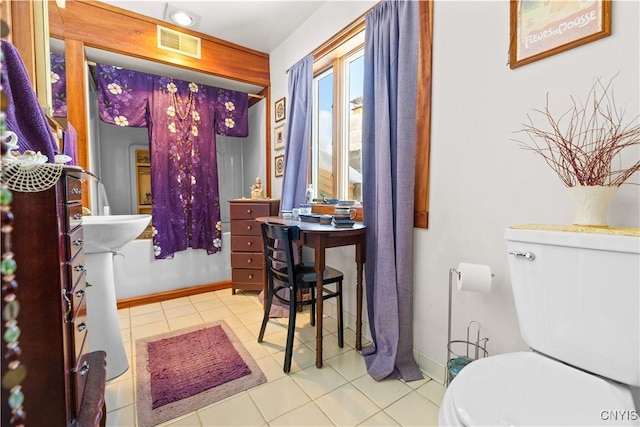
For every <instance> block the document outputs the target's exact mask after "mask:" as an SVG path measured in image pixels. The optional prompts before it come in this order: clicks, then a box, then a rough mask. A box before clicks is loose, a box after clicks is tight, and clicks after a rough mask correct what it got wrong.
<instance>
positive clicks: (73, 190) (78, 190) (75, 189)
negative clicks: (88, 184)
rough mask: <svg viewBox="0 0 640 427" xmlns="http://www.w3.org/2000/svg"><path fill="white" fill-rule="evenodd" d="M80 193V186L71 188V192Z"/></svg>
mask: <svg viewBox="0 0 640 427" xmlns="http://www.w3.org/2000/svg"><path fill="white" fill-rule="evenodd" d="M80 193H82V190H81V189H80V188H72V189H71V194H80Z"/></svg>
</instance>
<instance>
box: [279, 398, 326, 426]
mask: <svg viewBox="0 0 640 427" xmlns="http://www.w3.org/2000/svg"><path fill="white" fill-rule="evenodd" d="M269 425H270V426H272V427H280V426H282V427H284V426H291V427H306V426H332V425H334V424H333V423H332V422H331V420H329V418H327V416H326V415H325V414H323V413H322V411H321V410H320V408H318V406H317V405H316V404H314V403H313V402H309V403H306V404H304V405H302V406H301V407H299V408H296V409H294V410H293V411H291V412H288V413H286V414H284V415H282V416H280V417H278V418H276V419H275V420H273V421H271V422H270V423H269Z"/></svg>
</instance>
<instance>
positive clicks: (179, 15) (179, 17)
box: [171, 12, 193, 27]
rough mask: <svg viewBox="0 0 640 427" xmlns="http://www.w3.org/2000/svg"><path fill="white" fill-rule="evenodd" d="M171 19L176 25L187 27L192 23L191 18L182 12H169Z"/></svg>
mask: <svg viewBox="0 0 640 427" xmlns="http://www.w3.org/2000/svg"><path fill="white" fill-rule="evenodd" d="M171 20H172V21H173V22H175V23H176V24H178V25H183V26H185V27H189V26H191V25H192V24H193V18H192V17H190V16H189V15H187V14H186V13H184V12H175V13H172V14H171Z"/></svg>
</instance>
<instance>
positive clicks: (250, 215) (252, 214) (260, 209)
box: [229, 203, 271, 220]
mask: <svg viewBox="0 0 640 427" xmlns="http://www.w3.org/2000/svg"><path fill="white" fill-rule="evenodd" d="M229 210H230V213H231V218H232V219H234V220H235V219H254V218H257V217H259V216H270V215H271V207H270V206H269V205H268V204H260V203H232V204H231V206H229Z"/></svg>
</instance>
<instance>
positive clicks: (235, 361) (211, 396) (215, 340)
mask: <svg viewBox="0 0 640 427" xmlns="http://www.w3.org/2000/svg"><path fill="white" fill-rule="evenodd" d="M136 361H137V363H136V370H137V373H136V374H137V384H136V391H137V405H136V406H137V411H138V425H140V426H153V425H157V424H160V423H163V422H165V421H168V420H171V419H173V418H176V417H179V416H181V415H184V414H187V413H189V412H193V411H195V410H197V409H200V408H203V407H205V406H207V405H210V404H212V403H215V402H217V401H219V400H221V399H224V398H226V397H229V396H232V395H234V394H236V393H239V392H241V391H244V390H247V389H249V388H252V387H255V386H257V385H259V384H262V383H264V382H265V381H266V378H265V376H264V374H263V373H262V371H261V370H260V368H259V367H258V365H257V364H256V363H255V361H254V360H253V358H252V357H251V356H250V355H249V353H248V352H247V351H246V349H245V348H244V346H242V344H241V343H240V342H239V340H238V338H237V337H236V336H235V334H234V333H233V331H232V330H231V329H230V328H229V326H228V325H227V324H226V323H225V322H224V321H220V322H215V323H213V324H210V325H206V326H199V327H196V328H189V329H183V330H180V331H176V332H171V333H167V334H162V335H156V336H154V337H149V338H145V339H142V340H138V341H137V342H136Z"/></svg>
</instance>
